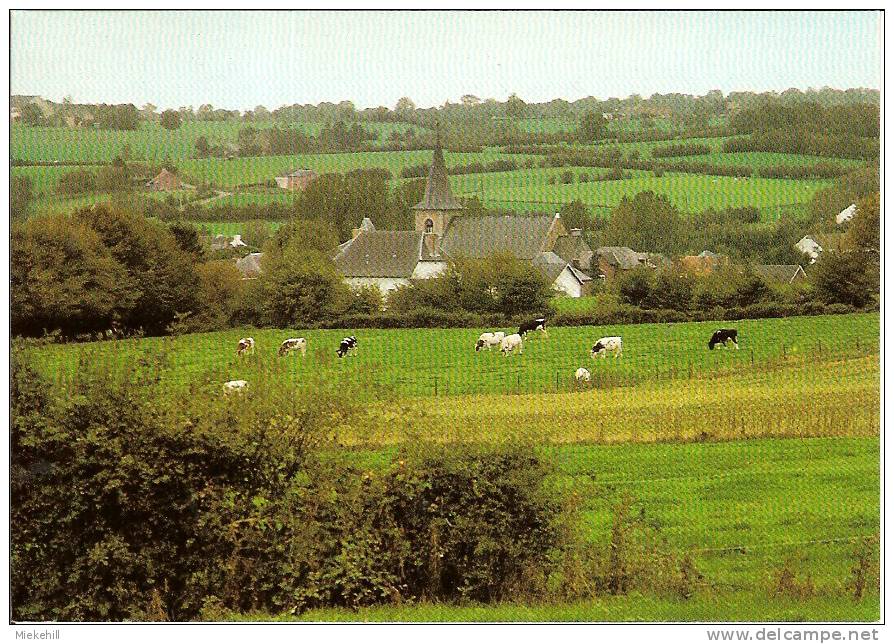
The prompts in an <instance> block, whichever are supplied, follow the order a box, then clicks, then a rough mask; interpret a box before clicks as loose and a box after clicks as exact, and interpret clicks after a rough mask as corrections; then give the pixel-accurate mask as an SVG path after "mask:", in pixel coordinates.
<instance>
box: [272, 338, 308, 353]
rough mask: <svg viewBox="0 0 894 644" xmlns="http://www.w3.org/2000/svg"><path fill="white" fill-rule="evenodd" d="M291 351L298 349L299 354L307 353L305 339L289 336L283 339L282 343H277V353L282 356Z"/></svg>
mask: <svg viewBox="0 0 894 644" xmlns="http://www.w3.org/2000/svg"><path fill="white" fill-rule="evenodd" d="M292 351H300V352H301V355H305V354H306V353H307V340H305V339H304V338H289V339H288V340H283V342H282V344H281V345H279V351H278V352H277V353H278V355H280V356H284V355H288V354H290V353H292Z"/></svg>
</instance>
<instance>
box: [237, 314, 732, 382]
mask: <svg viewBox="0 0 894 644" xmlns="http://www.w3.org/2000/svg"><path fill="white" fill-rule="evenodd" d="M533 331H540V332H541V333H542V334H543V335H544V336H545V337H549V334H548V333H547V332H546V318H535V319H534V320H531V321H530V322H525V323H524V324H522V325H521V326H520V327H518V331H517V332H516V333H512V334H510V335H506V333H505V332H503V331H494V332H490V331H488V332H486V333H482V334H481V335H480V336H479V337H478V341H477V342H476V343H475V351H476V352H477V351H481V350H482V349H485V350H487V351H490V350H491V348H492V347H500V353H502V354H503V356H504V357H505V356H507V355H509V354H510V353H513V352H514V351H516V350H517V351H518V352H519V353H520V354H521V353H524V341H525V337H526V336H527V334H528V333H531V332H533ZM729 343H732V344H733V346H735V347H736V349H738V348H739V333H738V331H737V330H736V329H717V330H716V331H714V333H713V334H712V335H711V339H710V340H708V349H712V350H713V349H714V347H716V346H718V345H722V346H723V347H728V346H729ZM356 350H357V338H356V337H354V336H353V335H350V336H348V337H346V338H344V339H342V341H341V342H340V343H339V345H338V349H336V351H335V354H336V355H337V356H338V357H339V358H344V357H346V356H347V355H349V354H352V353H356ZM293 351H298V352H300V353H301V355H305V354H306V353H307V339H306V338H288V339H286V340H283V341H282V344H280V345H279V350H278V351H277V355H278V356H286V355H289V354H290V353H292V352H293ZM623 351H624V341H623V340H622V339H621V336H617V335H610V336H605V337H602V338H599V339H598V340H596V342H595V343H594V344H593V347H592V348H591V349H590V357H591V358H593V359H595V358H597V357H599V358H605V356H606V354H607V353H609V352H611V353H612V355H613V356H614V357H615V358H620V357H621V355H622V353H623ZM254 352H255V341H254V338H241V339H240V340H239V344H238V345H237V348H236V355H237V356H244V355H246V354H249V353H251V354H254ZM574 378H575V380H576V381H577V382H579V383H583V382H590V372H589V371H588V370H587V369H585V368H584V367H580V368H579V369H578V370H577V371H576V372H575V373H574ZM247 386H248V382H247V381H245V380H230V381H229V382H225V383H224V392H227V393H228V392H232V391H238V390H241V389H244V388H246V387H247Z"/></svg>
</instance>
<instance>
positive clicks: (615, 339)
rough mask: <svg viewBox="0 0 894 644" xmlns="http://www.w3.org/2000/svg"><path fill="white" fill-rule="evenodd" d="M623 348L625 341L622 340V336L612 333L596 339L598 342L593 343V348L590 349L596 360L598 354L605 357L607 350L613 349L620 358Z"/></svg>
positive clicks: (591, 355) (592, 356)
mask: <svg viewBox="0 0 894 644" xmlns="http://www.w3.org/2000/svg"><path fill="white" fill-rule="evenodd" d="M623 350H624V343H623V342H622V340H621V337H620V336H617V335H610V336H607V337H604V338H599V339H598V340H596V344H594V345H593V349H592V350H591V351H590V357H591V358H593V359H594V360H595V359H596V356H599V357H600V358H604V357H605V354H606V352H607V351H611V352H612V353H614V354H615V358H620V357H621V352H622V351H623Z"/></svg>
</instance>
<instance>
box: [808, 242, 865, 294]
mask: <svg viewBox="0 0 894 644" xmlns="http://www.w3.org/2000/svg"><path fill="white" fill-rule="evenodd" d="M810 281H811V283H812V285H813V288H814V292H815V293H816V295H817V297H818V298H819V299H820V300H822V301H823V302H825V303H826V304H849V305H851V306H855V307H858V308H860V307H863V306H866V305H867V304H870V303H871V302H872V301H873V300H875V299H876V298H878V296H879V262H878V259H877V258H875V257H874V256H873V255H872V254H871V253H867V252H865V251H863V250H854V251H845V252H836V253H829V252H826V253H822V254H821V255H820V257H819V259H818V260H817V261H816V264H814V265H813V267H812V270H811V271H810Z"/></svg>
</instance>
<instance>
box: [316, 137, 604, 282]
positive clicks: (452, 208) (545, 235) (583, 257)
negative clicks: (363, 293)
mask: <svg viewBox="0 0 894 644" xmlns="http://www.w3.org/2000/svg"><path fill="white" fill-rule="evenodd" d="M413 210H414V212H415V216H414V219H415V230H399V231H395V230H376V228H375V225H374V224H373V222H372V221H371V220H370V219H369V218H364V219H363V222H362V223H361V225H360V227H359V228H355V229H354V231H353V237H352V239H350V240H349V241H347V242H345V243H344V244H342V245H341V246H339V248H338V250H337V251H336V253H335V256H334V260H335V263H336V265H337V266H338V269H339V270H340V271H341V272H342V274H343V275H344V276H345V280H346V282H347V283H348V284H349V285H351V286H352V287H359V286H376V287H378V288H379V290H380V291H382V293H383V294H387V293H388V292H389V291H391V290H394V289H395V288H398V287H400V286H403V285H407V284H410V283H411V282H412V281H413V280H419V279H429V278H432V277H435V276H437V275H439V274H440V273H442V272H443V271H444V270H445V269H446V268H447V266H448V265H449V263H450V262H451V261H452V260H454V259H459V258H468V259H481V258H484V257H487V256H490V255H493V254H494V253H499V252H505V253H508V254H510V255H512V256H513V257H515V258H516V259H519V260H523V261H528V262H531V263H532V265H534V266H536V267H537V268H538V269H539V270H540V271H541V272H542V273H543V274H544V275H546V276H547V277H548V278H549V279H550V282H551V283H552V285H553V287H554V288H555V289H556V290H557V291H560V292H563V293H565V294H566V295H569V296H571V297H580V296H581V295H583V294H585V292H586V290H587V287H588V285H589V282H590V281H591V278H590V276H589V275H588V274H586V273H585V272H584V270H583V267H584V265H587V266H589V263H590V258H591V256H592V251H590V249H589V247H588V246H587V245H586V242H585V241H584V240H583V238H580V231H572V233H571V234H569V233H568V231H567V230H566V229H565V226H564V225H563V223H562V220H561V217H560V216H559V215H558V214H556V215H555V216H553V215H513V216H504V215H499V216H495V215H486V216H466V215H464V214H463V212H462V211H463V205H462V204H461V203H460V202H459V200H457V199H456V198H455V197H454V196H453V194H452V192H451V190H450V185H449V183H448V181H447V169H446V167H445V165H444V155H443V152H442V150H441V146H440V144H438V145H437V146H436V147H435V151H434V156H433V159H432V164H431V167H430V169H429V174H428V180H427V182H426V186H425V195H424V196H423V198H422V201H420V202H419V203H418V204H416V205H415V206H414V207H413ZM560 242H561V243H560ZM575 262H576V265H575Z"/></svg>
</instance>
